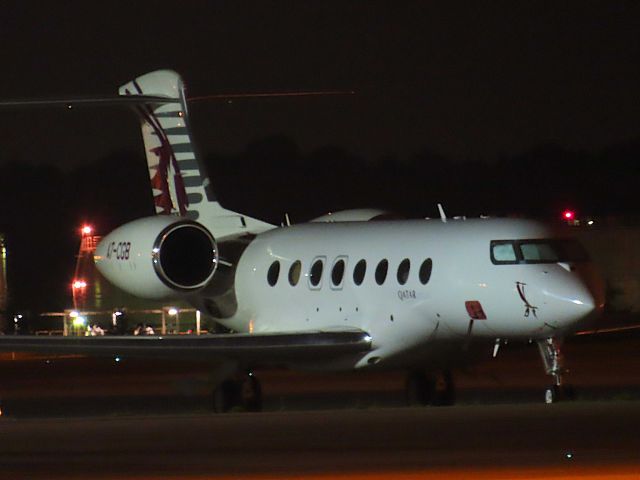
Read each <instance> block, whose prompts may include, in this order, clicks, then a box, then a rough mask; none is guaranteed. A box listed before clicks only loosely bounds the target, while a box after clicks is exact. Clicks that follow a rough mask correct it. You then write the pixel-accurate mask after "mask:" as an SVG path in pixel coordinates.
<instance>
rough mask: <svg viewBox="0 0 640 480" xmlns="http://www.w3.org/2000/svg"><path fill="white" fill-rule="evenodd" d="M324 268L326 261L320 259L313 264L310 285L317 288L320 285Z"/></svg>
mask: <svg viewBox="0 0 640 480" xmlns="http://www.w3.org/2000/svg"><path fill="white" fill-rule="evenodd" d="M323 267H324V261H323V260H322V259H320V258H319V259H318V260H316V261H315V262H313V265H311V270H310V271H309V283H310V284H311V286H312V287H317V286H318V285H320V279H321V278H322V269H323Z"/></svg>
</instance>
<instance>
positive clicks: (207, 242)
mask: <svg viewBox="0 0 640 480" xmlns="http://www.w3.org/2000/svg"><path fill="white" fill-rule="evenodd" d="M153 265H154V267H155V269H156V272H157V273H158V277H160V279H161V280H163V281H164V282H165V283H166V284H167V285H168V286H169V287H172V288H175V289H177V290H197V289H200V288H202V287H204V286H205V285H206V284H207V283H209V281H210V280H211V278H212V277H213V275H214V273H215V270H216V267H217V265H218V257H217V248H216V243H215V240H214V238H213V236H212V235H211V234H210V233H209V231H208V230H206V229H205V228H204V227H203V226H202V225H200V224H198V223H195V222H190V221H183V222H180V223H176V224H173V225H170V226H169V227H167V228H166V229H165V231H163V232H161V233H160V235H159V236H158V238H157V241H156V244H155V245H154V246H153Z"/></svg>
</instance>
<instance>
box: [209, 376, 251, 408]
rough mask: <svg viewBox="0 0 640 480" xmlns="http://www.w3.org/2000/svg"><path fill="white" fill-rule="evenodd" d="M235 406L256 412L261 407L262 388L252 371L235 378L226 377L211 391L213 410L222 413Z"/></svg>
mask: <svg viewBox="0 0 640 480" xmlns="http://www.w3.org/2000/svg"><path fill="white" fill-rule="evenodd" d="M237 408H240V409H242V410H245V411H249V412H258V411H260V409H261V408H262V389H261V387H260V382H259V381H258V379H257V378H256V377H255V375H253V374H252V373H248V374H247V375H246V376H244V377H242V378H240V379H237V380H234V379H227V380H225V381H224V382H222V383H221V384H220V385H219V386H218V387H217V388H216V389H215V390H214V392H213V410H214V411H215V412H217V413H224V412H229V411H231V410H233V409H237Z"/></svg>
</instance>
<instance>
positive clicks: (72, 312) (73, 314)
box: [69, 310, 79, 318]
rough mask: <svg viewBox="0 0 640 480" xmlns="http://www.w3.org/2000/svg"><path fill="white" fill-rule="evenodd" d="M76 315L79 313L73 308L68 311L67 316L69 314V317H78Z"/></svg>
mask: <svg viewBox="0 0 640 480" xmlns="http://www.w3.org/2000/svg"><path fill="white" fill-rule="evenodd" d="M78 315H79V313H78V312H76V311H75V310H71V311H70V312H69V316H70V317H71V318H78Z"/></svg>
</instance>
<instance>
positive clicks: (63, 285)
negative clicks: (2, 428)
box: [0, 136, 640, 311]
mask: <svg viewBox="0 0 640 480" xmlns="http://www.w3.org/2000/svg"><path fill="white" fill-rule="evenodd" d="M639 154H640V141H635V142H629V143H627V144H625V145H618V146H615V147H611V148H608V149H606V150H603V151H601V152H599V153H596V154H594V153H585V152H573V151H568V150H565V149H563V148H561V147H558V146H554V145H548V146H543V147H539V148H536V149H534V150H531V151H529V152H526V153H523V154H521V155H517V156H511V157H504V158H500V159H497V160H494V161H490V162H487V161H473V160H470V161H465V162H452V161H450V160H448V159H447V158H444V157H442V156H440V155H438V154H435V153H433V152H428V151H425V152H422V153H418V154H416V155H415V156H413V157H412V158H409V159H398V158H394V157H383V158H379V159H375V160H371V159H365V158H361V157H359V156H357V155H354V154H352V153H350V152H348V151H346V150H344V149H342V148H339V147H325V148H321V149H318V150H315V151H313V152H310V153H303V152H301V151H300V150H299V148H298V146H297V145H296V143H295V142H293V141H291V140H290V139H288V138H286V137H282V136H276V137H270V138H266V139H264V140H261V141H258V142H255V143H252V144H251V145H249V146H248V147H247V148H246V149H245V151H243V152H241V153H238V154H235V155H221V154H215V153H214V154H210V155H208V156H206V158H205V162H206V164H207V168H208V170H209V174H210V177H211V180H212V183H213V185H214V188H215V190H216V193H217V194H218V197H219V198H220V199H221V200H222V201H223V203H224V204H225V206H227V207H228V208H231V209H233V210H237V211H241V212H243V213H246V214H249V215H252V216H255V217H258V218H262V219H265V220H267V221H270V222H273V223H281V222H282V220H283V217H284V214H285V213H288V214H289V215H290V217H291V218H292V220H294V221H304V220H307V219H310V218H312V217H315V216H318V215H321V214H324V213H326V212H328V211H337V210H341V209H346V208H357V207H379V208H383V209H387V210H391V211H394V212H397V213H401V214H405V215H407V216H410V217H411V216H420V217H422V216H436V215H437V210H436V203H437V202H441V203H443V204H444V205H445V208H446V210H447V213H448V214H450V215H467V216H477V215H480V214H490V215H508V214H516V215H525V216H531V217H537V218H556V216H557V214H558V212H559V211H561V210H562V209H563V208H565V207H573V208H575V209H577V210H578V212H581V213H583V214H585V215H594V216H597V215H635V214H637V213H638V208H637V201H636V190H637V188H638V187H637V186H638V180H639V178H638V175H637V174H636V173H635V171H636V168H634V167H635V163H636V162H637V158H638V155H639ZM2 160H3V159H2V158H0V161H2ZM151 213H152V202H151V194H150V191H149V187H148V176H147V171H146V166H145V162H144V160H143V159H142V158H141V154H139V153H131V152H118V153H114V154H112V155H110V156H108V157H106V158H103V159H101V160H99V161H96V162H91V163H87V164H86V166H84V167H82V168H78V169H75V170H73V171H64V170H61V169H59V168H57V167H54V166H50V165H48V166H30V165H19V164H12V163H0V232H3V233H4V234H5V235H6V237H7V241H8V249H9V268H8V277H9V286H10V302H11V308H12V309H13V310H14V311H15V310H32V311H43V310H61V309H63V308H65V307H68V305H69V304H70V293H71V292H70V282H71V279H72V275H73V267H74V259H75V254H76V252H77V248H78V242H79V235H78V228H79V227H80V225H81V224H82V223H83V222H85V221H89V222H91V223H92V224H93V225H94V226H95V227H96V229H97V231H98V232H99V233H101V234H105V233H107V232H109V231H110V230H111V229H113V228H115V227H116V226H118V225H120V224H122V223H124V222H126V221H130V220H133V219H135V218H139V217H142V216H145V215H150V214H151ZM214 234H215V232H214Z"/></svg>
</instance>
